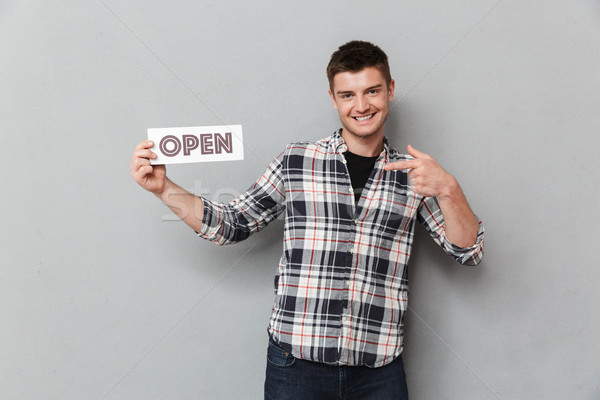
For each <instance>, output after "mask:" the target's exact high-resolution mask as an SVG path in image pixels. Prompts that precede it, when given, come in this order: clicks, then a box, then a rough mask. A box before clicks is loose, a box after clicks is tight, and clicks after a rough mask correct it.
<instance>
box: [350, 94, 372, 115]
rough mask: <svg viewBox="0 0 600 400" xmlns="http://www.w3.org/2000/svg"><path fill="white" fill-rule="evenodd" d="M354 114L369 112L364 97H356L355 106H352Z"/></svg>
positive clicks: (367, 103)
mask: <svg viewBox="0 0 600 400" xmlns="http://www.w3.org/2000/svg"><path fill="white" fill-rule="evenodd" d="M354 109H355V110H356V112H359V113H363V112H367V111H368V110H369V102H368V101H367V98H366V97H364V96H356V104H355V106H354Z"/></svg>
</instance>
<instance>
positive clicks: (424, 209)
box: [418, 197, 485, 265]
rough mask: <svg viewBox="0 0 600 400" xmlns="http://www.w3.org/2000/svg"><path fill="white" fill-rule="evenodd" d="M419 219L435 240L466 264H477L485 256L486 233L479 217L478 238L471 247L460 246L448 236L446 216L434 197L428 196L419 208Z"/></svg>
mask: <svg viewBox="0 0 600 400" xmlns="http://www.w3.org/2000/svg"><path fill="white" fill-rule="evenodd" d="M418 220H419V222H421V223H422V224H423V226H424V227H425V229H426V230H427V231H428V232H429V234H430V235H431V237H432V238H433V240H434V241H435V242H436V243H437V244H438V245H439V246H440V247H441V248H442V249H443V250H444V251H445V252H446V254H448V255H449V256H451V257H452V258H454V259H455V260H456V261H458V262H459V263H461V264H464V265H477V264H479V263H480V262H481V259H482V258H483V243H484V233H485V230H484V228H483V222H481V220H480V219H479V218H478V221H479V230H478V232H477V240H476V241H475V244H474V245H473V246H470V247H459V246H456V245H455V244H453V243H452V242H450V240H448V238H447V237H446V229H445V225H444V216H443V215H442V211H441V210H440V207H439V205H438V202H437V200H436V199H435V198H434V197H427V198H425V199H424V200H423V202H422V203H421V206H420V208H419V214H418Z"/></svg>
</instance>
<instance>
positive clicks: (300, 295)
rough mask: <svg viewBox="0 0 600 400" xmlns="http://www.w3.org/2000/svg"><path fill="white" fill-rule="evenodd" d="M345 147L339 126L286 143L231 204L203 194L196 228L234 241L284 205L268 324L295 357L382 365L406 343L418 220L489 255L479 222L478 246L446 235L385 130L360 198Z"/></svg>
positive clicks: (472, 256)
mask: <svg viewBox="0 0 600 400" xmlns="http://www.w3.org/2000/svg"><path fill="white" fill-rule="evenodd" d="M346 150H348V149H347V146H346V144H345V142H344V140H343V139H342V137H341V130H340V131H338V132H336V133H334V134H333V135H332V136H330V137H328V138H325V139H322V140H319V141H317V142H314V143H309V142H303V143H295V144H291V145H288V146H287V147H286V149H285V150H284V151H283V153H281V154H280V155H279V156H278V157H277V158H276V159H275V160H274V161H273V162H272V163H271V165H269V167H268V168H267V170H266V172H265V173H264V174H263V175H262V176H261V177H260V178H259V179H258V181H257V182H256V183H255V184H254V185H253V186H251V187H250V188H249V189H248V191H247V192H246V193H244V194H242V195H240V196H239V197H237V198H236V199H235V200H233V201H232V202H231V203H229V204H217V203H214V202H211V201H209V200H207V199H203V202H204V219H203V226H202V229H201V231H200V232H199V233H198V235H199V236H200V237H202V238H205V239H209V240H212V241H214V242H216V243H218V244H229V243H234V242H238V241H240V240H243V239H246V238H247V237H248V236H249V235H251V234H252V233H254V232H257V231H259V230H261V229H262V228H264V227H265V226H266V225H267V224H268V223H269V222H270V221H272V220H274V219H275V218H277V216H278V215H279V214H280V213H281V212H283V211H285V228H284V240H283V255H282V257H281V260H280V262H279V270H278V274H277V277H276V280H275V289H276V297H275V303H274V306H273V312H272V316H271V319H270V323H269V333H270V334H271V336H272V337H273V339H274V340H275V341H276V342H277V343H279V345H280V346H281V347H282V348H283V349H285V350H286V351H288V352H290V353H291V354H292V355H294V356H295V357H299V358H302V359H307V360H312V361H317V362H322V363H326V364H331V365H366V366H370V367H379V366H382V365H386V364H388V363H390V362H392V361H393V360H394V359H395V358H396V357H398V355H399V354H400V353H401V352H402V346H403V319H404V315H405V313H406V309H407V300H408V280H407V272H406V265H407V263H408V259H409V258H410V252H411V245H412V242H413V236H414V228H415V221H419V222H420V223H422V224H423V225H424V226H425V228H426V229H427V231H428V232H429V234H430V235H431V236H432V237H433V239H434V240H435V242H436V243H438V244H439V245H440V246H441V247H442V249H444V251H445V252H446V253H447V254H449V255H450V256H452V257H453V258H454V259H456V260H457V261H458V262H460V263H462V264H472V265H475V264H477V263H479V261H480V260H481V257H482V255H483V253H482V250H483V225H482V224H481V222H480V224H479V233H478V236H477V243H476V244H475V245H474V246H472V247H469V248H459V247H457V246H455V245H453V244H452V243H450V242H449V241H448V240H447V239H446V236H445V233H444V220H443V217H442V213H441V211H440V209H439V206H438V203H437V200H436V199H435V198H432V197H425V198H424V197H422V196H419V195H418V194H416V193H414V192H413V191H412V190H411V187H410V184H409V179H408V176H407V174H406V172H405V171H400V170H396V171H385V170H384V169H383V166H384V165H385V163H388V162H394V161H401V160H408V159H411V157H410V156H407V155H403V154H400V153H398V151H397V150H395V149H392V148H390V147H389V145H388V142H387V139H384V150H383V152H382V153H381V154H380V155H379V158H378V159H377V162H376V163H375V167H374V168H373V171H372V173H371V176H370V177H369V180H368V181H367V184H366V185H365V188H364V189H363V191H362V195H361V197H360V200H359V202H358V204H355V200H354V194H353V189H352V186H351V183H350V176H349V175H348V170H347V168H346V165H345V164H346V160H345V159H344V156H343V154H342V153H343V152H344V151H346Z"/></svg>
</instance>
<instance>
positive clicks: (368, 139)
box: [342, 129, 383, 157]
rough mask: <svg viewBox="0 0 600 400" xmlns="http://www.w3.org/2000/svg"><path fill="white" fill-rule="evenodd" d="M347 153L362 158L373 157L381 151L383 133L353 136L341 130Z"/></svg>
mask: <svg viewBox="0 0 600 400" xmlns="http://www.w3.org/2000/svg"><path fill="white" fill-rule="evenodd" d="M342 138H343V139H344V141H345V142H346V146H348V151H350V152H351V153H354V154H356V155H359V156H363V157H374V156H378V155H379V154H381V152H382V151H383V131H382V132H377V133H375V134H373V135H370V136H355V135H353V134H351V133H348V132H347V131H346V130H345V129H342Z"/></svg>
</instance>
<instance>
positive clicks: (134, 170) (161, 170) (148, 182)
mask: <svg viewBox="0 0 600 400" xmlns="http://www.w3.org/2000/svg"><path fill="white" fill-rule="evenodd" d="M153 146H154V143H153V142H152V141H149V140H144V141H143V142H141V143H140V144H138V145H137V146H136V148H135V150H134V152H133V157H132V158H131V165H130V166H129V169H130V170H131V176H133V179H135V181H136V182H137V183H138V184H139V185H140V186H141V187H143V188H144V189H146V190H147V191H149V192H152V193H154V194H155V195H157V196H159V197H160V195H161V194H162V193H163V192H164V190H165V185H166V181H167V169H166V168H165V166H164V165H150V159H154V158H156V154H155V153H154V152H153V151H152V150H150V148H151V147H153Z"/></svg>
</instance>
